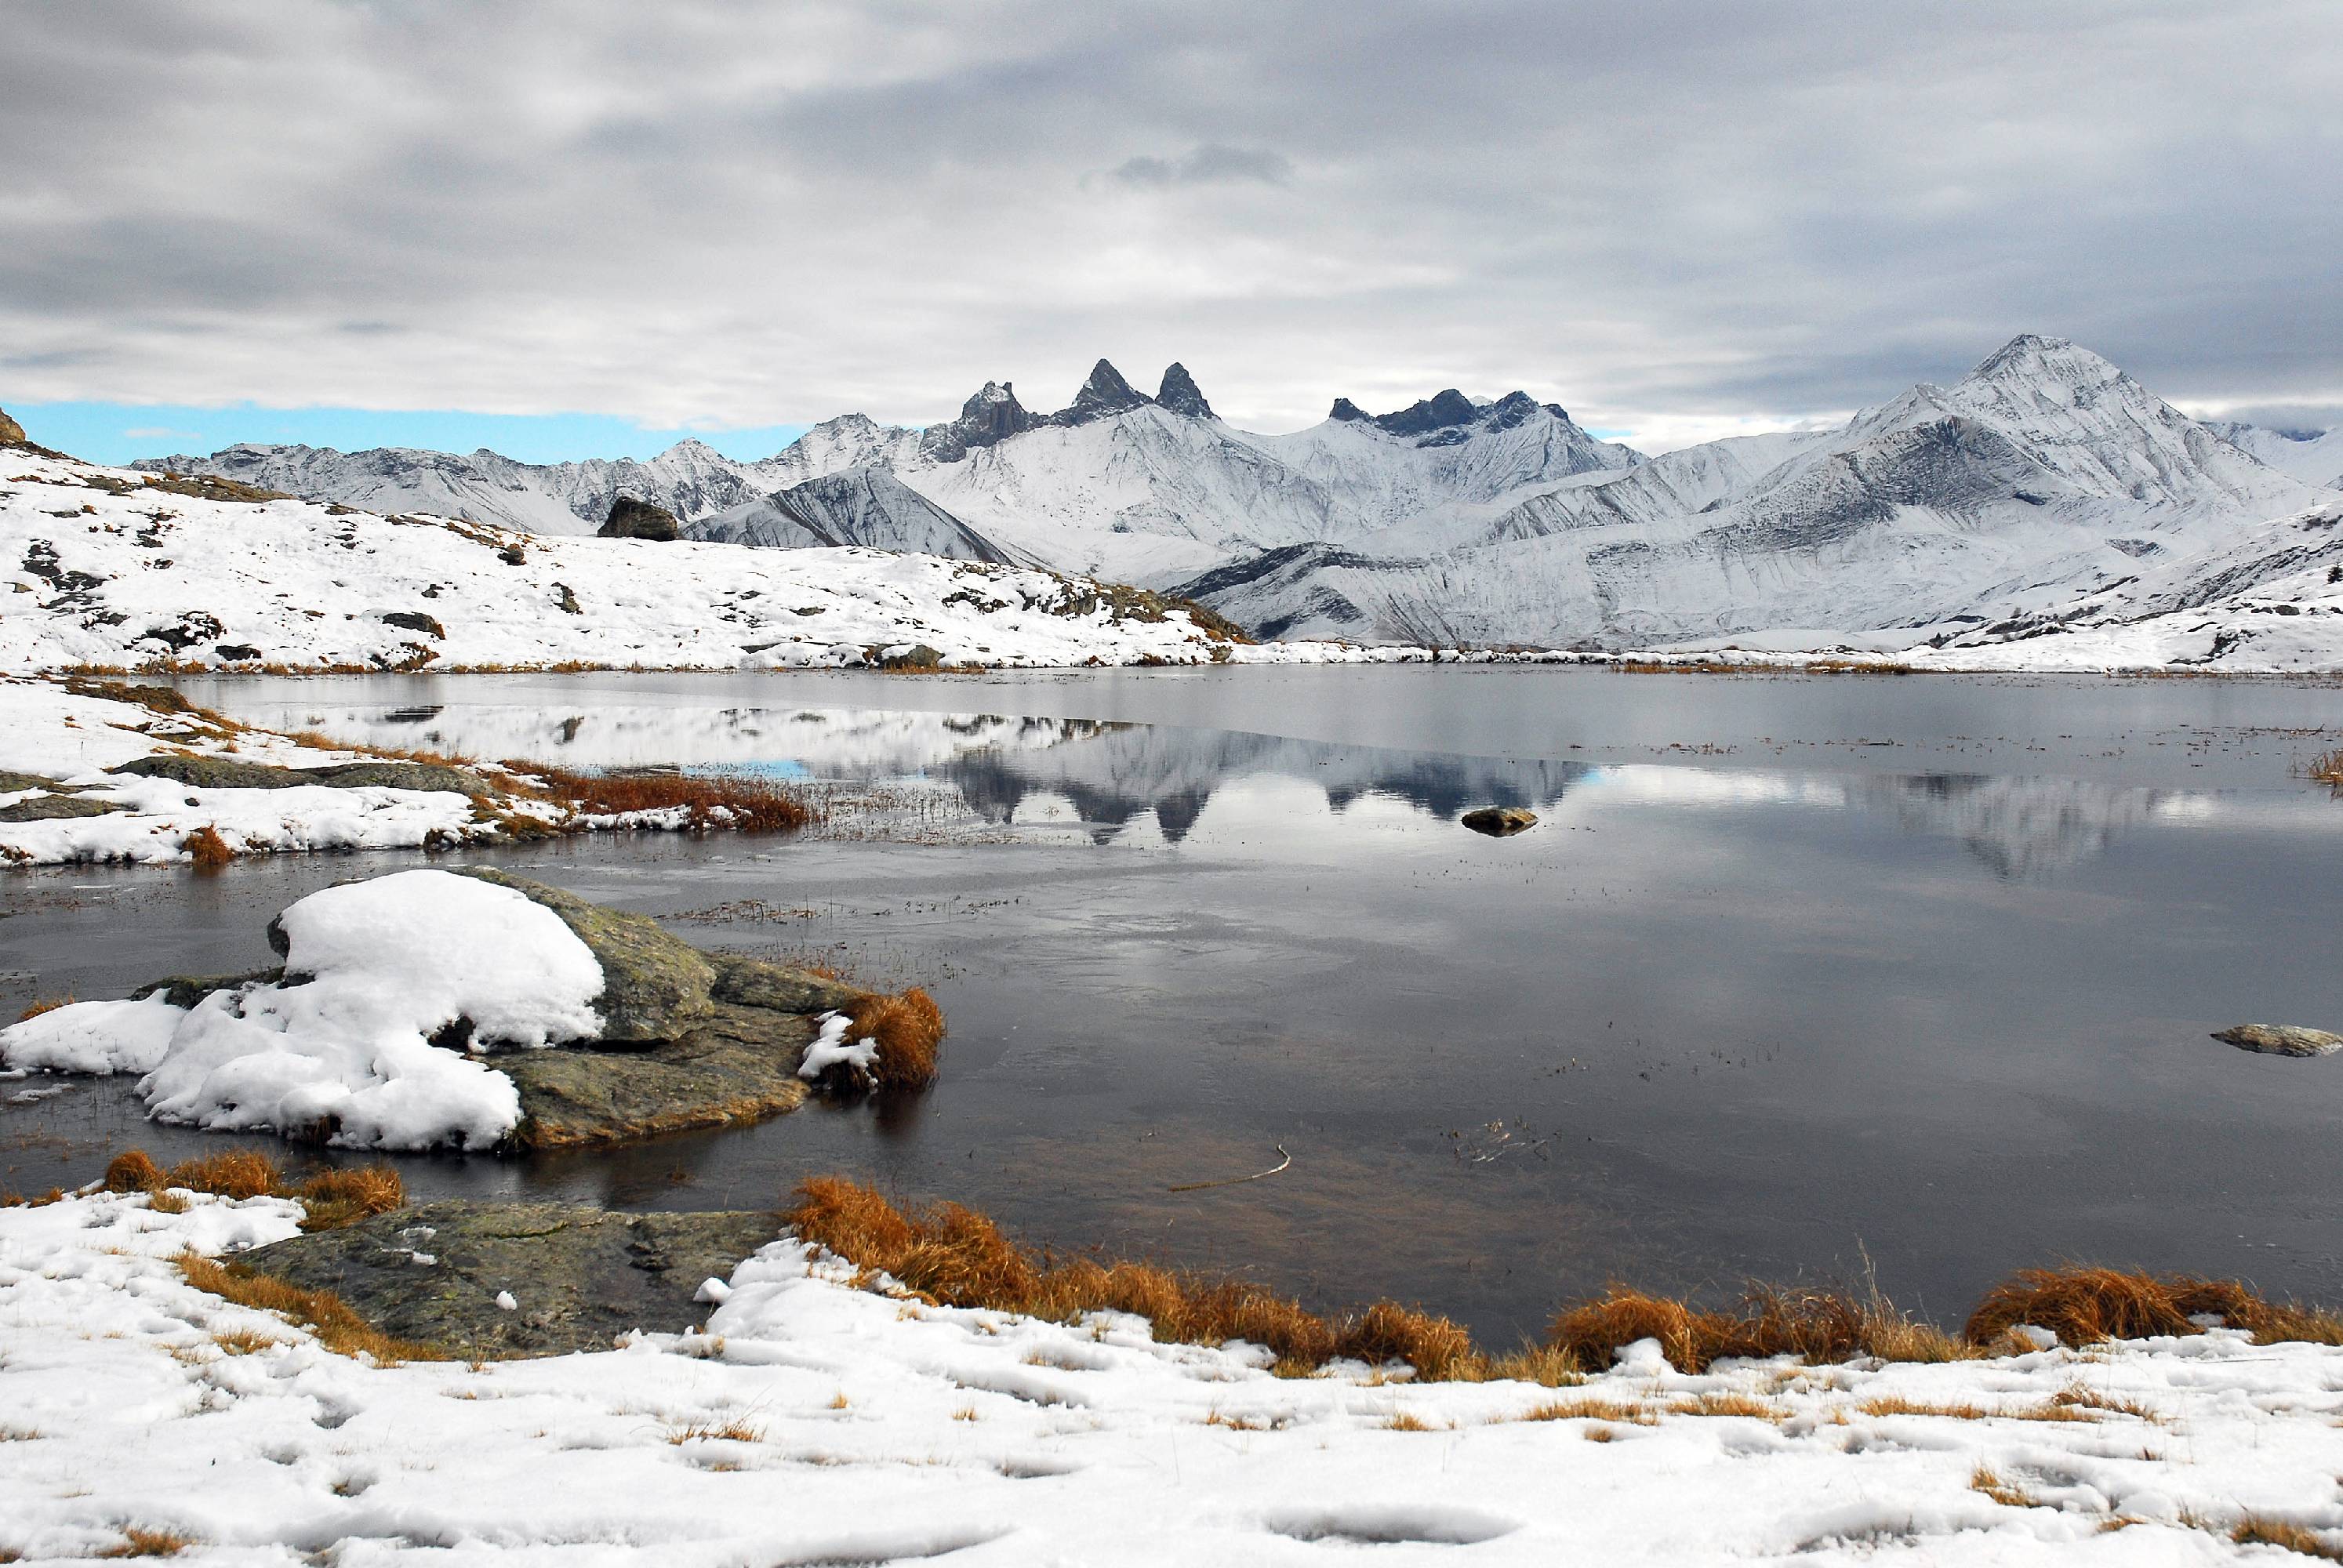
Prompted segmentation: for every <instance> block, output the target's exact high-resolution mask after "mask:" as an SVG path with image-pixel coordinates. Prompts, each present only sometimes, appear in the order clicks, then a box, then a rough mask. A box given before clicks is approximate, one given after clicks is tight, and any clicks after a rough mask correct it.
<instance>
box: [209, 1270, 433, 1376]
mask: <svg viewBox="0 0 2343 1568" xmlns="http://www.w3.org/2000/svg"><path fill="white" fill-rule="evenodd" d="M176 1262H177V1263H178V1266H179V1272H180V1274H181V1275H182V1276H184V1277H185V1278H186V1282H187V1283H189V1284H191V1285H193V1286H194V1287H195V1288H196V1289H197V1290H199V1291H203V1292H208V1293H209V1294H211V1295H215V1296H217V1297H219V1298H220V1299H221V1300H222V1301H224V1302H234V1303H236V1305H237V1306H239V1307H252V1308H255V1309H256V1310H258V1311H260V1312H274V1313H275V1314H277V1316H278V1317H281V1318H283V1319H284V1320H285V1321H286V1322H291V1323H297V1324H299V1325H300V1326H301V1327H303V1328H306V1329H307V1330H308V1331H309V1332H311V1333H313V1334H315V1335H316V1336H317V1342H318V1343H319V1344H321V1345H323V1346H325V1347H326V1349H327V1350H329V1351H331V1352H334V1353H335V1354H336V1355H345V1356H356V1355H366V1356H371V1357H373V1358H374V1360H375V1362H377V1364H378V1365H382V1366H397V1364H398V1363H399V1362H410V1361H445V1360H447V1357H446V1355H445V1354H443V1353H442V1352H440V1351H438V1350H437V1349H436V1348H435V1347H433V1346H430V1345H421V1344H416V1343H414V1342H411V1341H407V1340H398V1339H393V1338H392V1337H390V1336H389V1335H388V1334H386V1333H384V1332H382V1331H381V1330H379V1329H377V1328H376V1327H375V1326H374V1325H373V1324H371V1323H369V1322H367V1321H366V1320H365V1319H364V1318H362V1317H360V1316H358V1314H357V1312H356V1311H355V1310H354V1309H353V1308H352V1307H351V1306H350V1304H349V1303H348V1302H345V1301H344V1300H342V1298H341V1297H339V1296H337V1295H336V1294H334V1292H331V1291H312V1290H308V1289H306V1288H304V1287H302V1286H300V1285H297V1284H295V1283H294V1282H292V1281H290V1280H285V1279H279V1278H278V1277H277V1276H276V1275H274V1274H263V1273H257V1272H256V1271H252V1270H250V1269H246V1268H240V1267H238V1266H236V1265H234V1264H225V1263H219V1262H216V1261H213V1260H212V1259H210V1258H206V1257H203V1256H201V1255H200V1254H198V1253H196V1252H183V1253H181V1254H180V1255H179V1257H178V1258H177V1259H176Z"/></svg>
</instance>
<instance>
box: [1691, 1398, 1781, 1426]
mask: <svg viewBox="0 0 2343 1568" xmlns="http://www.w3.org/2000/svg"><path fill="white" fill-rule="evenodd" d="M1668 1413H1669V1414H1670V1415H1719V1416H1724V1415H1742V1416H1747V1417H1749V1418H1750V1419H1751V1420H1753V1421H1775V1422H1778V1421H1781V1420H1784V1419H1785V1414H1786V1412H1784V1411H1783V1410H1782V1408H1781V1407H1780V1406H1779V1405H1773V1404H1768V1403H1766V1402H1765V1401H1764V1400H1762V1399H1758V1398H1755V1396H1753V1395H1750V1394H1745V1393H1729V1392H1727V1393H1704V1394H1696V1395H1694V1397H1693V1398H1691V1399H1680V1400H1678V1401H1676V1402H1674V1404H1671V1405H1669V1406H1668Z"/></svg>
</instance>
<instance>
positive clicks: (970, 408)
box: [920, 381, 1042, 463]
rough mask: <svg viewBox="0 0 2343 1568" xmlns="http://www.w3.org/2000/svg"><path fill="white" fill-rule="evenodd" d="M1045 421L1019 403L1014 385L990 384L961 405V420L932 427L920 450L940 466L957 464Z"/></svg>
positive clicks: (996, 382)
mask: <svg viewBox="0 0 2343 1568" xmlns="http://www.w3.org/2000/svg"><path fill="white" fill-rule="evenodd" d="M1041 422H1042V421H1041V419H1040V418H1038V417H1035V416H1034V414H1033V413H1032V412H1031V410H1029V409H1028V408H1027V407H1025V405H1023V404H1022V403H1020V402H1019V401H1017V388H1016V387H1015V385H1014V384H1013V383H1011V382H1007V381H988V382H986V383H985V384H984V385H983V386H982V387H980V388H979V389H978V390H977V391H976V392H975V393H973V394H972V395H970V397H969V400H968V401H967V402H965V403H963V404H961V405H960V417H959V418H957V419H954V420H951V421H950V423H948V424H942V425H930V426H929V427H928V428H927V431H926V433H925V434H924V435H923V436H921V437H920V451H921V452H923V453H925V454H926V455H927V456H929V457H933V458H934V459H935V460H936V461H938V462H940V463H956V462H958V461H959V460H960V458H962V457H967V456H968V455H969V453H970V451H972V450H974V449H975V448H977V447H991V446H996V445H998V444H999V443H1001V442H1002V441H1005V440H1007V439H1008V438H1009V437H1011V436H1016V435H1021V434H1022V433H1023V432H1025V431H1027V430H1031V429H1032V428H1033V427H1035V426H1036V425H1039V424H1041Z"/></svg>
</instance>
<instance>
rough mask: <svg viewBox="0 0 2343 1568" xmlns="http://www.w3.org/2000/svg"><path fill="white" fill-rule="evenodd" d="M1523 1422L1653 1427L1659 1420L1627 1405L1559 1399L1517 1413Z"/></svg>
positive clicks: (1603, 1400) (1605, 1401) (1642, 1407)
mask: <svg viewBox="0 0 2343 1568" xmlns="http://www.w3.org/2000/svg"><path fill="white" fill-rule="evenodd" d="M1519 1419H1521V1420H1523V1421H1616V1422H1626V1423H1627V1424H1628V1425H1630V1426H1657V1425H1658V1424H1659V1423H1660V1418H1659V1417H1658V1416H1657V1415H1655V1414H1654V1413H1653V1412H1651V1410H1650V1409H1649V1408H1647V1407H1646V1406H1644V1405H1640V1404H1629V1403H1627V1402H1624V1400H1615V1399H1563V1400H1555V1401H1554V1402H1551V1403H1548V1404H1541V1405H1533V1406H1532V1407H1530V1408H1529V1409H1528V1410H1525V1411H1523V1412H1522V1413H1521V1416H1520V1418H1519Z"/></svg>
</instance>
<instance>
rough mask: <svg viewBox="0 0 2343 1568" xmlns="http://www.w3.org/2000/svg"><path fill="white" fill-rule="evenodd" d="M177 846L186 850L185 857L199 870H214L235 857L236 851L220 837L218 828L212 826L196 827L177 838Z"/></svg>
mask: <svg viewBox="0 0 2343 1568" xmlns="http://www.w3.org/2000/svg"><path fill="white" fill-rule="evenodd" d="M179 848H181V849H185V850H186V852H187V858H188V859H190V860H193V861H194V862H195V865H196V869H197V870H199V871H216V870H218V869H220V868H221V867H222V866H225V865H226V864H227V863H228V862H229V861H231V860H233V859H236V851H235V850H234V849H231V848H229V846H228V841H227V840H226V839H223V838H221V837H220V830H219V829H217V828H213V827H203V828H198V829H196V830H195V831H194V832H192V833H190V834H188V835H187V836H186V838H185V839H180V840H179Z"/></svg>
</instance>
